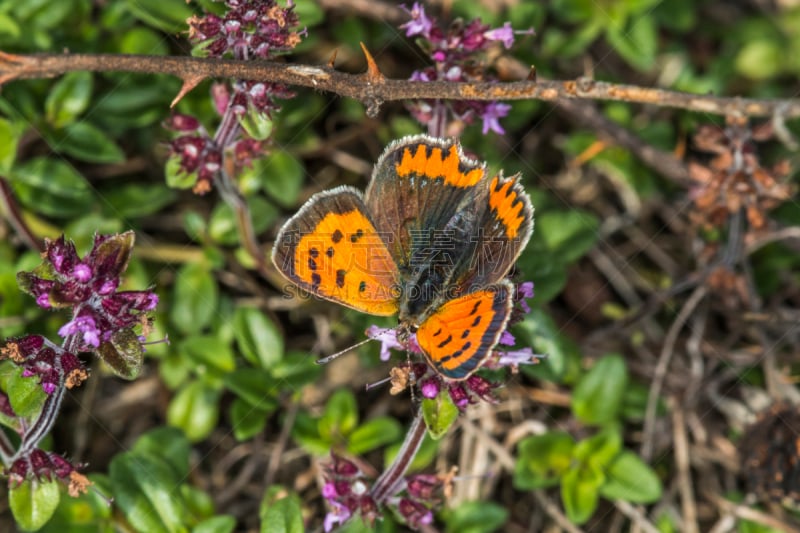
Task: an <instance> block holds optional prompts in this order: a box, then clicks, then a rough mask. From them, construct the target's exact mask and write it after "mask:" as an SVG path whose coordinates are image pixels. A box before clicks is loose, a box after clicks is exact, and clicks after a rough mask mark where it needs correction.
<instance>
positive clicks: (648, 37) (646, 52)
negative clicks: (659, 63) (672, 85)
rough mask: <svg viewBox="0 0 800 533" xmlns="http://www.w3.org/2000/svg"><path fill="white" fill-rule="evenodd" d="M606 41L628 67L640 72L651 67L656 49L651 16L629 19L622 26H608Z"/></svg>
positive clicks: (656, 37)
mask: <svg viewBox="0 0 800 533" xmlns="http://www.w3.org/2000/svg"><path fill="white" fill-rule="evenodd" d="M606 39H608V43H609V44H610V45H611V46H612V47H613V48H614V50H616V51H617V53H618V54H619V55H620V56H622V58H623V59H625V61H627V62H628V63H629V64H630V65H632V66H634V67H636V68H637V69H639V70H642V71H647V70H649V69H651V68H652V67H653V64H654V63H655V59H656V51H657V47H658V29H657V28H656V23H655V19H654V18H653V16H652V15H644V16H641V17H636V18H631V19H630V20H629V21H628V24H626V25H624V26H613V25H610V26H608V28H607V30H606Z"/></svg>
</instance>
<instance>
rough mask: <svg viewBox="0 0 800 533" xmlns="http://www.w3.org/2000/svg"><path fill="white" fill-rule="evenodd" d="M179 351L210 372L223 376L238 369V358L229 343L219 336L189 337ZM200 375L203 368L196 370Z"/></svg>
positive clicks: (181, 344)
mask: <svg viewBox="0 0 800 533" xmlns="http://www.w3.org/2000/svg"><path fill="white" fill-rule="evenodd" d="M179 351H181V352H184V353H186V354H187V355H188V356H189V357H191V358H192V360H193V361H195V362H196V363H198V364H200V365H204V367H205V368H206V369H208V370H213V371H216V372H219V373H221V374H227V373H228V372H233V370H234V369H235V368H236V358H235V356H234V354H233V349H232V347H231V344H230V343H229V342H226V341H224V340H222V339H221V338H220V337H219V336H217V335H197V336H193V337H189V338H187V339H186V340H184V341H183V342H181V343H180V344H179ZM196 370H197V371H198V372H199V373H202V372H203V370H204V369H203V368H197V369H196Z"/></svg>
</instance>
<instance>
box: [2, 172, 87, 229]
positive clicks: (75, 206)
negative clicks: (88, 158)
mask: <svg viewBox="0 0 800 533" xmlns="http://www.w3.org/2000/svg"><path fill="white" fill-rule="evenodd" d="M11 186H12V187H13V189H14V192H15V194H16V195H17V197H18V198H19V200H20V201H21V202H22V203H23V204H24V205H25V206H26V207H28V208H29V209H31V210H33V211H35V212H37V213H41V214H43V215H46V216H52V217H62V218H69V217H74V216H77V215H81V214H85V213H86V212H87V211H88V210H89V209H90V208H91V206H92V203H93V202H94V197H93V194H92V192H91V190H90V188H89V184H88V182H87V181H86V180H85V179H84V178H83V176H81V175H80V174H78V173H77V172H76V171H75V170H74V169H73V167H72V166H70V165H68V164H67V163H65V162H64V161H61V160H59V159H54V158H47V157H37V158H33V159H30V160H28V161H26V162H25V163H22V164H20V165H17V166H16V167H15V168H14V170H13V172H12V173H11Z"/></svg>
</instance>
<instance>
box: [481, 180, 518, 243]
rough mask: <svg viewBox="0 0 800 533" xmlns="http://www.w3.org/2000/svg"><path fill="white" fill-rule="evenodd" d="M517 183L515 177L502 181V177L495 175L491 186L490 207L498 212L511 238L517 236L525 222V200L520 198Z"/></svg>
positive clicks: (498, 216)
mask: <svg viewBox="0 0 800 533" xmlns="http://www.w3.org/2000/svg"><path fill="white" fill-rule="evenodd" d="M515 184H516V180H514V179H508V180H504V181H500V177H499V176H495V177H494V178H492V184H491V185H490V187H489V207H490V208H491V209H492V210H494V211H495V212H496V213H497V218H499V219H500V221H501V222H502V223H503V226H504V227H505V232H506V235H507V236H508V238H509V239H514V238H516V236H517V234H518V233H519V229H520V227H521V226H522V224H523V223H524V222H525V212H524V210H525V202H524V201H523V200H522V198H520V193H519V192H518V191H517V190H516V189H515V187H514V185H515Z"/></svg>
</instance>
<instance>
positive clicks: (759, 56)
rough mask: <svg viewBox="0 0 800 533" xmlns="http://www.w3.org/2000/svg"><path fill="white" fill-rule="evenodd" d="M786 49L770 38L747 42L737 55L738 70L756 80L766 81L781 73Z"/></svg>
mask: <svg viewBox="0 0 800 533" xmlns="http://www.w3.org/2000/svg"><path fill="white" fill-rule="evenodd" d="M785 52H786V51H785V49H784V48H782V47H781V45H780V43H778V42H777V41H775V40H772V39H769V38H762V39H757V40H753V41H751V42H745V43H744V44H743V46H742V49H741V50H740V51H739V53H738V54H737V55H736V62H735V63H736V70H737V71H738V72H740V73H741V74H743V75H745V76H747V77H748V78H750V79H754V80H764V79H767V78H771V77H773V76H775V75H776V74H777V73H778V72H780V69H781V66H782V63H783V56H784V54H785Z"/></svg>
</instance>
